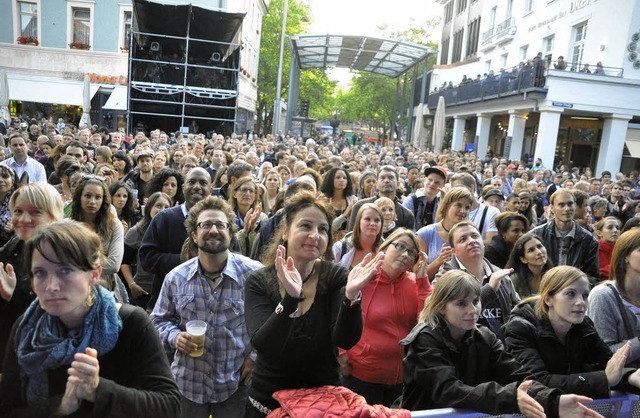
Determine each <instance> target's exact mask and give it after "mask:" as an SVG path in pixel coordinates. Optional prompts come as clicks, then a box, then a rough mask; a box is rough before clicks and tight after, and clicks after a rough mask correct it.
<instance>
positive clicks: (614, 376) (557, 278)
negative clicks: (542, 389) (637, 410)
mask: <svg viewBox="0 0 640 418" xmlns="http://www.w3.org/2000/svg"><path fill="white" fill-rule="evenodd" d="M589 288H590V285H589V279H588V278H587V276H586V275H585V274H584V273H583V272H581V271H580V270H579V269H577V268H575V267H571V266H558V267H554V268H552V269H551V270H549V271H548V272H546V273H545V274H544V276H543V277H542V282H541V283H540V294H539V295H538V296H534V297H532V298H529V299H526V300H524V301H523V302H522V303H520V304H519V305H518V306H516V307H515V308H514V309H513V311H512V312H511V317H510V320H509V323H508V324H507V338H506V340H505V344H506V347H507V349H508V350H509V351H510V352H511V353H512V354H513V355H514V356H515V358H516V359H517V360H518V362H520V364H522V365H523V366H524V367H525V368H527V369H528V370H529V371H531V373H532V374H533V376H534V377H535V379H536V380H538V381H540V382H541V383H543V384H545V385H548V386H549V387H554V388H558V389H560V390H562V391H563V392H565V393H577V394H579V395H585V396H590V397H593V398H598V399H602V398H608V397H609V393H610V389H616V388H617V389H619V390H623V391H629V389H631V388H633V390H634V391H637V389H638V388H640V372H638V371H637V370H633V369H625V367H624V365H625V361H626V359H627V357H628V356H629V351H630V350H631V343H629V342H627V343H626V344H625V345H623V346H622V347H621V348H620V349H619V350H617V351H616V352H615V354H614V353H612V352H611V350H610V349H609V347H608V346H607V344H605V342H604V341H602V339H601V338H600V336H599V335H598V332H597V331H596V329H595V326H594V325H593V322H592V321H591V319H589V317H588V316H586V310H587V299H588V297H589Z"/></svg>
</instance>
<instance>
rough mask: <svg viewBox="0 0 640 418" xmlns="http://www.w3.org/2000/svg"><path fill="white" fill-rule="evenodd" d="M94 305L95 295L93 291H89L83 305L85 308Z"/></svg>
mask: <svg viewBox="0 0 640 418" xmlns="http://www.w3.org/2000/svg"><path fill="white" fill-rule="evenodd" d="M94 303H96V294H95V292H94V290H93V289H91V293H89V294H88V295H87V298H86V299H85V300H84V302H83V305H84V306H85V308H90V307H92V306H93V304H94Z"/></svg>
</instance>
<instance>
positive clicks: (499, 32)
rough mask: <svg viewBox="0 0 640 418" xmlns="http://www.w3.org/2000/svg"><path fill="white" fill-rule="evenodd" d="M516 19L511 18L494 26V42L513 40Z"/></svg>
mask: <svg viewBox="0 0 640 418" xmlns="http://www.w3.org/2000/svg"><path fill="white" fill-rule="evenodd" d="M516 29H517V28H516V19H515V18H513V17H511V18H509V19H507V20H505V21H504V22H501V23H500V24H499V25H498V26H496V34H495V40H496V41H502V42H505V41H510V40H512V39H513V37H514V35H515V34H516Z"/></svg>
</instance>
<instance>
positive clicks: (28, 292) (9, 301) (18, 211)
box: [0, 182, 63, 372]
mask: <svg viewBox="0 0 640 418" xmlns="http://www.w3.org/2000/svg"><path fill="white" fill-rule="evenodd" d="M9 210H10V211H11V222H12V223H13V229H14V231H15V235H13V237H12V238H11V239H10V240H9V241H7V243H6V244H5V245H4V246H3V247H2V248H0V260H2V262H0V359H2V358H4V349H5V346H6V345H7V342H8V338H9V333H10V331H11V326H12V325H13V322H14V321H15V320H16V319H18V317H19V316H20V315H22V314H23V313H24V311H25V310H26V309H27V307H28V306H29V304H30V303H31V301H33V299H34V298H35V295H34V293H33V291H32V289H31V282H30V280H29V278H30V274H29V270H28V269H27V266H26V264H25V261H24V245H25V243H26V242H27V241H28V240H29V239H30V238H31V237H32V236H33V234H34V233H36V232H37V231H38V230H39V229H40V228H43V227H45V226H46V225H48V224H50V223H52V222H55V221H59V220H61V219H62V218H63V202H62V197H61V196H60V194H59V193H58V191H57V190H56V189H55V188H54V187H53V186H51V185H50V184H47V183H40V182H37V183H31V184H27V185H25V186H22V187H20V188H18V189H16V190H15V191H14V192H13V194H12V195H11V199H10V200H9ZM0 372H2V369H0Z"/></svg>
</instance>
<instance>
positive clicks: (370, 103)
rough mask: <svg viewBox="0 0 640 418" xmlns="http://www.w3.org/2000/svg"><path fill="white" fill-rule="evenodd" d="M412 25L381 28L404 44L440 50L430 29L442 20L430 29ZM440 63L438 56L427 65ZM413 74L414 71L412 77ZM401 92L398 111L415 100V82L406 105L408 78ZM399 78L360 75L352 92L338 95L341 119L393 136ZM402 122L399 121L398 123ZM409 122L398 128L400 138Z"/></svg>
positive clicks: (435, 22)
mask: <svg viewBox="0 0 640 418" xmlns="http://www.w3.org/2000/svg"><path fill="white" fill-rule="evenodd" d="M411 22H412V26H411V27H409V28H408V29H406V30H404V31H400V32H394V31H391V30H390V29H389V28H388V27H387V26H382V27H380V28H379V29H380V32H381V33H382V36H383V37H385V38H388V39H395V40H399V41H402V42H410V43H414V44H418V45H423V46H429V47H431V48H434V50H435V49H437V44H436V43H434V42H433V41H431V40H430V36H431V35H430V29H433V28H435V27H437V25H438V20H437V19H434V20H431V21H428V22H427V24H426V27H422V26H415V25H414V23H415V21H414V20H413V19H411ZM435 60H436V56H435V54H434V55H433V56H431V57H430V58H429V59H428V60H427V62H426V65H427V66H428V67H431V66H432V65H433V64H434V63H435ZM424 65H425V64H424V63H423V64H420V66H419V67H418V70H417V74H418V75H421V74H422V68H423V66H424ZM412 73H413V71H412V70H411V73H410V75H411V74H412ZM400 77H401V78H400V89H399V90H398V101H397V109H396V112H398V111H399V110H401V109H407V106H408V105H409V103H410V100H411V97H409V96H410V91H411V84H410V83H412V80H411V79H410V78H408V79H407V83H409V84H407V86H406V95H405V102H404V103H401V99H402V92H403V90H404V89H405V86H404V82H405V78H404V76H400ZM396 85H397V79H395V78H390V77H384V76H380V75H375V74H370V73H364V72H363V73H359V74H356V75H355V76H354V78H353V80H352V85H351V89H350V90H349V91H347V92H340V93H339V95H338V103H340V104H341V118H342V120H343V121H344V122H359V123H366V124H367V125H369V126H370V127H371V128H372V129H376V130H382V132H383V134H387V133H389V134H391V133H390V132H388V131H389V130H390V129H391V124H392V119H393V106H394V100H395V97H396ZM396 122H397V123H398V122H399V120H396ZM406 123H407V120H406V118H405V119H404V124H403V125H404V126H398V127H397V131H396V133H395V134H396V135H398V137H399V136H400V134H401V132H402V131H403V130H404V128H405V126H406Z"/></svg>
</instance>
